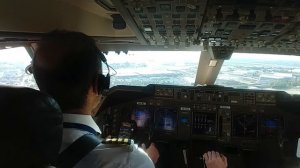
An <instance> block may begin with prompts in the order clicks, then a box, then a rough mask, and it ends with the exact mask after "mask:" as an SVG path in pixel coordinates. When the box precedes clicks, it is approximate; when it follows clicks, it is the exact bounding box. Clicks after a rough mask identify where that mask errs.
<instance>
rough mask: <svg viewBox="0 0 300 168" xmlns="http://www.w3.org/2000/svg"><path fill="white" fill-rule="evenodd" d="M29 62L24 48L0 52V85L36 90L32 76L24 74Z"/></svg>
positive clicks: (29, 58) (29, 59)
mask: <svg viewBox="0 0 300 168" xmlns="http://www.w3.org/2000/svg"><path fill="white" fill-rule="evenodd" d="M30 62H31V57H30V56H29V54H28V52H27V51H26V49H25V48H24V47H18V48H10V49H3V50H0V84H1V85H9V86H24V87H30V88H34V89H38V87H37V85H36V83H35V80H34V78H33V75H28V74H26V73H25V68H26V67H27V66H28V65H29V64H30Z"/></svg>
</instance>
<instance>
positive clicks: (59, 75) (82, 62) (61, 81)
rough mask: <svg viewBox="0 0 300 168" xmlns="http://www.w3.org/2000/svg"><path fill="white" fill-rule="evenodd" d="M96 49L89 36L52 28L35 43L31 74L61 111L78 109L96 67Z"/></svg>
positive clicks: (93, 82)
mask: <svg viewBox="0 0 300 168" xmlns="http://www.w3.org/2000/svg"><path fill="white" fill-rule="evenodd" d="M99 52H100V51H99V50H98V48H97V46H96V43H95V41H94V39H93V38H91V37H89V36H87V35H85V34H83V33H80V32H71V31H65V30H55V31H52V32H49V33H47V34H45V35H44V36H43V37H42V38H41V40H40V41H39V43H38V48H37V50H36V52H35V56H34V59H33V74H34V78H35V80H36V83H37V85H38V87H39V89H40V90H41V91H42V92H46V93H47V94H49V95H51V96H52V97H53V98H54V99H55V100H56V101H57V102H58V104H59V105H60V106H61V109H62V110H63V111H66V110H72V109H78V108H82V107H83V105H84V104H85V103H86V97H87V94H88V90H89V88H90V86H91V85H93V84H96V82H97V76H98V73H99V70H100V66H101V65H100V63H101V62H100V58H99Z"/></svg>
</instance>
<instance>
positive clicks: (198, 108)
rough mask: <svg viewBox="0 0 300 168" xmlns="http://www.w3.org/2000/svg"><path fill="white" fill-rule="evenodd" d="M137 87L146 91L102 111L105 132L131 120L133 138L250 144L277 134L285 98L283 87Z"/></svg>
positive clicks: (282, 122)
mask: <svg viewBox="0 0 300 168" xmlns="http://www.w3.org/2000/svg"><path fill="white" fill-rule="evenodd" d="M131 88H132V87H131ZM141 88H142V89H141ZM143 89H145V90H147V91H141V90H143ZM121 90H126V89H124V88H123V89H121ZM138 90H139V92H147V95H145V96H144V97H143V98H139V99H133V100H129V101H126V102H123V103H120V104H117V105H113V106H110V107H109V108H107V109H105V110H104V111H103V112H101V113H102V114H103V115H106V116H110V119H106V120H105V122H106V123H105V125H106V128H105V130H106V131H105V132H106V135H105V136H108V135H112V136H118V134H119V127H120V123H122V122H134V123H135V124H134V125H135V128H134V130H135V131H134V133H133V135H132V137H134V138H135V139H137V140H138V139H145V138H146V139H147V138H151V139H155V140H179V141H186V140H188V141H189V140H212V141H215V142H217V143H220V144H223V145H226V146H235V147H240V148H247V149H255V144H259V142H260V141H261V140H262V139H268V138H269V139H272V138H277V137H278V136H279V133H280V132H282V130H283V129H284V127H285V117H284V116H285V115H284V113H285V112H284V110H283V109H281V108H279V107H278V104H279V102H281V101H282V100H287V99H288V97H289V95H288V94H286V93H285V92H277V91H260V90H238V89H232V88H225V87H224V88H223V87H221V88H218V87H216V88H214V87H181V86H166V85H149V86H147V87H144V88H143V87H140V88H139V89H138ZM138 136H144V137H143V138H141V137H138Z"/></svg>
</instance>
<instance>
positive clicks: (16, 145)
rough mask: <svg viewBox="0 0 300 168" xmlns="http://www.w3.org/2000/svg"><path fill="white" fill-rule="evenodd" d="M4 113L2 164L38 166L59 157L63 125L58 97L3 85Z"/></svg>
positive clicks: (0, 102) (0, 122)
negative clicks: (54, 97) (56, 98)
mask: <svg viewBox="0 0 300 168" xmlns="http://www.w3.org/2000/svg"><path fill="white" fill-rule="evenodd" d="M0 115H1V117H0V126H1V127H0V129H1V132H0V134H1V137H0V143H1V144H0V145H1V146H2V147H1V150H0V153H2V154H4V155H3V156H4V158H3V157H1V159H0V160H2V159H3V161H5V162H3V163H0V167H3V164H4V165H6V164H9V165H8V167H18V164H20V165H22V167H36V166H34V165H41V164H47V163H50V162H52V161H53V160H55V159H56V158H57V156H58V153H59V149H60V146H61V142H62V129H63V126H62V113H61V110H60V108H59V106H58V104H57V103H56V102H55V100H54V99H52V98H51V97H49V96H47V95H46V94H43V93H41V92H39V91H37V90H33V89H29V88H15V87H7V86H0ZM3 147H4V149H3ZM1 162H2V161H1ZM1 164H2V165H1ZM16 164H17V165H16ZM6 167H7V166H6Z"/></svg>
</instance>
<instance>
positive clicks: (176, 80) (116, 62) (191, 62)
mask: <svg viewBox="0 0 300 168" xmlns="http://www.w3.org/2000/svg"><path fill="white" fill-rule="evenodd" d="M200 54H201V53H200V51H199V52H190V51H129V52H128V53H127V54H125V53H121V54H116V53H115V52H109V53H108V54H107V56H106V57H107V60H108V64H109V65H110V66H112V67H113V68H114V69H115V70H116V71H117V74H116V75H114V76H112V77H111V86H115V85H134V86H146V85H148V84H165V85H184V86H192V85H194V82H195V78H196V72H197V67H198V62H199V58H200ZM111 73H112V74H113V73H114V72H113V71H111Z"/></svg>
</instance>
